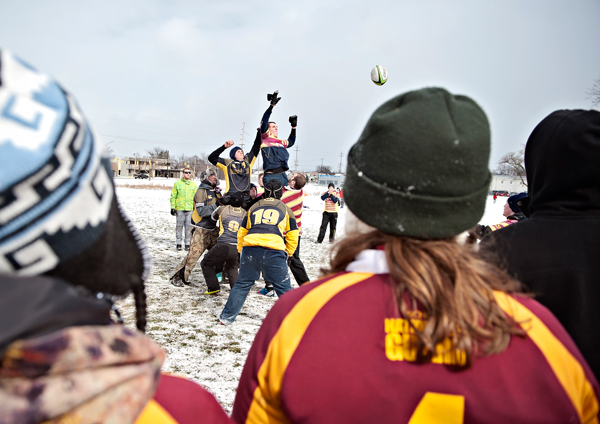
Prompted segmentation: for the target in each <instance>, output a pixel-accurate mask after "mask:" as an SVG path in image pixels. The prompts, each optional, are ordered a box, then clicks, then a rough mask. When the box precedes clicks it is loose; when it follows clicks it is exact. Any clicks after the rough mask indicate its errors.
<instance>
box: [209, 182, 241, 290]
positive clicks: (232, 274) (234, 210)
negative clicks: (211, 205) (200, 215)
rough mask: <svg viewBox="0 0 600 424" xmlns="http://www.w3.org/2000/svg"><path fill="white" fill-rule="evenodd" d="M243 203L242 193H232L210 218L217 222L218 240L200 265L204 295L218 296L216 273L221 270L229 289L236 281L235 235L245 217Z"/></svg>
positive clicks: (218, 287)
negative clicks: (204, 285) (204, 283)
mask: <svg viewBox="0 0 600 424" xmlns="http://www.w3.org/2000/svg"><path fill="white" fill-rule="evenodd" d="M243 203H244V196H243V193H239V192H238V193H234V194H232V195H231V196H230V198H229V205H222V206H219V207H218V208H217V210H215V211H214V212H213V213H212V215H211V217H210V218H211V219H212V220H213V221H215V222H217V221H218V222H219V238H218V239H217V244H215V246H214V247H213V248H211V249H210V250H209V251H208V253H207V254H206V255H204V259H202V262H201V263H200V265H201V267H202V273H203V274H204V280H205V281H206V285H207V287H208V290H207V291H206V293H205V294H218V293H219V292H220V291H221V287H220V285H219V280H218V278H217V271H219V272H221V270H223V271H222V272H223V273H225V275H227V279H228V280H229V285H230V287H231V288H233V285H234V283H235V282H236V281H237V279H238V266H239V258H238V250H237V234H238V231H239V229H240V226H241V225H242V221H243V219H244V218H245V216H246V211H245V210H244V209H242V205H243Z"/></svg>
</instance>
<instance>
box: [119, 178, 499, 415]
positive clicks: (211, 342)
mask: <svg viewBox="0 0 600 424" xmlns="http://www.w3.org/2000/svg"><path fill="white" fill-rule="evenodd" d="M175 181H176V180H175V179H173V178H171V179H167V178H154V179H152V180H151V181H148V180H135V179H131V178H116V179H115V184H116V186H117V196H118V198H119V201H120V202H121V204H122V205H123V206H124V208H125V210H126V212H127V214H128V215H129V217H130V218H131V220H132V221H133V223H134V224H135V225H136V227H137V229H138V230H139V232H140V233H141V235H142V237H143V238H144V240H145V241H146V244H147V245H148V248H149V249H150V253H151V255H152V272H151V274H150V277H149V279H148V281H147V282H146V294H147V297H148V300H147V303H148V325H147V329H146V332H147V334H148V336H149V337H151V338H152V339H153V340H155V341H156V342H157V343H158V344H160V345H161V346H162V348H163V349H164V350H165V351H166V352H167V359H166V361H165V364H164V365H163V371H165V372H168V373H173V374H178V375H182V376H184V377H186V378H188V379H190V380H193V381H195V382H197V383H199V384H201V385H202V386H204V387H205V388H206V389H208V390H209V391H210V392H211V393H213V394H214V395H215V396H216V398H217V399H218V400H219V402H220V403H221V405H222V406H223V408H224V409H225V410H226V411H227V412H228V413H231V409H232V407H233V401H234V398H235V391H236V389H237V385H238V380H239V378H240V375H241V372H242V367H243V365H244V362H245V359H246V356H247V354H248V351H249V349H250V346H251V344H252V341H253V339H254V336H255V334H256V332H257V331H258V328H259V327H260V325H261V323H262V320H263V319H264V317H265V316H266V314H267V312H268V311H269V309H270V308H271V306H272V305H273V303H274V302H275V301H276V300H277V298H276V297H275V298H272V297H264V296H261V295H259V294H258V293H257V292H258V290H260V289H261V288H263V287H264V281H262V280H260V281H257V282H256V284H255V286H254V289H253V290H251V291H250V294H249V295H248V298H247V300H246V303H245V305H244V307H243V308H242V311H241V313H240V314H239V316H238V318H237V320H236V321H235V322H234V323H233V324H232V325H230V326H223V325H220V324H219V322H218V320H217V316H218V314H219V313H220V312H221V310H222V309H223V307H224V305H225V302H226V301H227V297H228V296H229V291H230V289H229V285H228V284H222V285H221V293H220V294H219V295H216V296H209V295H205V294H204V292H205V291H206V284H205V282H204V277H203V276H202V270H201V268H200V261H201V260H202V258H200V260H199V261H198V263H197V265H196V268H195V269H194V270H193V272H192V274H191V276H190V283H191V286H187V287H174V286H173V285H171V284H170V283H169V278H170V277H171V275H172V274H173V272H174V270H175V268H176V266H177V265H178V264H179V262H181V260H182V259H183V258H184V257H185V255H186V252H185V251H177V250H175V217H173V216H171V214H170V206H169V199H170V195H171V192H170V188H171V187H172V186H173V184H174V183H175ZM325 190H326V189H325V187H323V186H317V185H307V186H306V187H305V192H306V193H307V195H306V196H305V197H304V206H305V208H304V211H303V214H302V238H301V243H300V258H301V259H302V262H303V263H304V267H305V268H306V272H307V273H308V276H309V277H310V279H311V280H314V279H317V278H319V277H320V275H321V273H320V269H321V268H322V267H323V266H325V265H326V264H327V263H328V261H329V252H330V247H331V245H330V244H329V243H328V242H327V240H328V239H329V233H327V234H326V236H325V241H324V242H323V243H322V244H317V243H315V241H316V239H317V235H318V233H319V227H320V225H321V216H322V213H323V201H322V200H321V199H320V195H321V194H322V193H323V192H324V191H325ZM505 203H506V198H503V197H499V198H498V200H497V201H496V203H493V200H492V197H491V196H488V200H487V206H486V210H485V214H484V216H483V218H482V219H481V223H482V224H486V225H490V224H496V223H499V222H501V221H503V220H504V217H503V216H502V211H503V207H504V204H505ZM346 211H347V208H341V209H339V218H338V225H337V235H336V239H338V240H339V239H340V238H342V237H343V236H344V234H345V232H344V223H345V217H346ZM290 278H291V281H292V287H298V285H297V283H296V281H295V280H294V277H293V275H292V274H291V273H290ZM118 307H119V310H120V311H121V313H122V314H123V316H124V318H125V322H126V323H127V324H128V325H129V326H131V327H135V315H134V309H135V308H134V303H133V298H132V296H130V297H128V298H127V299H125V300H123V301H122V302H120V303H119V305H118Z"/></svg>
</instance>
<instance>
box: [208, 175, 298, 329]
mask: <svg viewBox="0 0 600 424" xmlns="http://www.w3.org/2000/svg"><path fill="white" fill-rule="evenodd" d="M282 191H283V187H282V185H281V183H280V182H279V181H278V180H270V181H267V183H265V193H264V194H263V196H262V198H261V200H260V201H258V202H257V203H255V204H254V205H253V206H252V207H251V208H250V209H249V210H248V214H247V215H246V217H245V218H244V220H243V221H242V226H241V227H240V230H239V231H238V251H239V252H241V260H240V270H239V276H238V279H237V281H236V282H235V284H234V286H233V288H232V289H231V292H230V293H229V298H228V299H227V303H226V304H225V308H224V309H223V312H221V315H220V317H219V319H220V321H221V324H225V325H228V324H231V323H233V321H235V318H236V317H237V315H238V314H239V312H240V310H241V309H242V306H243V305H244V302H245V301H246V297H247V296H248V292H249V291H250V289H251V288H252V286H253V285H254V282H255V281H256V280H258V278H259V277H260V273H261V272H262V273H263V276H264V278H265V281H270V282H271V283H273V287H274V288H275V292H276V293H277V296H279V297H281V296H282V295H283V294H284V293H286V292H287V291H289V290H291V286H290V276H289V274H288V271H287V266H286V265H287V258H288V257H290V256H292V255H293V254H294V251H295V250H296V246H297V244H298V228H297V226H296V219H295V218H294V212H292V210H291V209H290V208H289V206H286V205H285V204H284V203H283V202H282V201H281V200H279V199H280V198H281V195H282Z"/></svg>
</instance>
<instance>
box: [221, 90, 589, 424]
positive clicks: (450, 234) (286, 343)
mask: <svg viewBox="0 0 600 424" xmlns="http://www.w3.org/2000/svg"><path fill="white" fill-rule="evenodd" d="M415 143H417V144H418V146H419V148H418V149H415ZM382 151H383V152H386V154H385V155H383V156H382V155H381V154H377V153H375V152H382ZM598 151H600V149H598ZM489 153H490V131H489V124H488V121H487V118H486V116H485V113H484V112H483V111H482V110H481V108H480V107H479V106H478V105H477V104H476V103H475V102H474V101H472V100H471V99H470V98H468V97H466V96H455V95H452V94H450V93H449V92H447V91H446V90H444V89H440V88H427V89H422V90H418V91H413V92H408V93H405V94H403V95H400V96H398V97H395V98H393V99H391V100H389V101H388V102H386V103H384V104H383V105H382V106H380V107H379V108H378V109H377V110H376V111H375V112H374V114H373V116H372V117H371V119H370V120H369V121H368V122H367V125H366V127H365V129H364V131H363V133H362V135H361V136H360V138H359V139H358V142H357V143H356V144H355V145H354V146H353V147H352V148H351V149H350V152H349V154H348V164H347V173H346V181H345V185H344V188H345V197H346V206H347V207H348V209H349V210H348V211H347V212H346V224H347V225H348V228H347V231H346V237H344V239H343V240H341V241H340V242H339V243H337V244H336V246H335V247H334V252H333V254H332V258H331V262H330V265H329V269H328V270H327V271H326V275H325V276H324V277H323V278H321V279H319V280H316V281H313V282H311V283H310V284H305V285H304V286H302V287H300V288H298V289H295V290H293V291H291V292H289V293H287V294H286V295H285V296H283V297H282V298H281V299H279V301H277V302H276V303H275V305H274V306H273V308H272V309H271V310H270V311H269V313H268V315H267V317H266V318H265V320H264V321H263V323H262V325H261V328H260V330H259V331H258V333H257V335H256V337H255V339H254V342H253V345H252V347H251V349H250V352H249V354H248V358H247V360H246V363H245V365H244V370H243V371H242V376H241V379H240V383H239V387H238V389H237V392H236V398H235V402H234V406H233V412H232V418H233V420H234V421H235V422H237V423H245V422H271V423H275V422H287V423H300V422H303V423H306V422H310V423H349V424H352V423H367V422H368V423H391V422H393V423H409V422H410V423H416V422H424V423H425V422H427V423H430V422H434V423H440V422H444V423H447V422H452V423H467V424H468V423H483V422H485V423H514V422H520V423H531V422H540V423H566V422H576V423H586V422H597V420H598V392H599V388H598V383H597V381H596V379H595V378H594V375H593V374H592V373H591V371H590V369H589V367H588V366H587V364H586V362H585V360H584V359H583V357H582V356H581V354H580V352H579V351H578V349H577V347H576V346H575V343H573V341H572V340H571V338H570V337H569V335H568V334H567V332H566V331H565V330H564V328H563V327H562V326H561V325H560V323H559V322H558V321H557V320H556V318H555V317H554V316H553V315H552V314H551V313H549V312H548V310H547V309H546V308H544V307H542V306H541V305H540V304H539V303H537V302H536V301H535V300H533V299H531V298H530V297H527V296H522V295H520V294H519V283H518V282H516V281H515V280H512V279H511V278H510V277H509V276H508V274H506V273H504V272H503V271H501V270H500V269H498V268H496V267H494V266H492V265H490V264H488V263H486V262H485V261H484V260H483V259H481V258H480V257H479V256H478V253H477V249H476V243H475V239H474V238H469V239H468V241H469V242H468V243H464V238H460V237H457V236H458V235H461V234H462V233H463V232H465V231H467V230H468V229H470V228H472V227H474V226H475V224H477V222H478V221H479V220H480V219H481V216H482V215H483V212H484V209H485V203H486V198H487V193H488V189H489V184H490V181H491V173H490V171H489V168H488V160H489ZM448 158H452V159H453V160H448ZM559 175H560V174H559ZM596 181H597V180H596ZM382 211H385V212H382ZM526 222H528V221H526ZM520 226H521V224H519V225H515V226H514V227H520ZM510 228H511V227H508V229H510ZM501 231H506V230H501ZM459 240H461V241H462V242H459Z"/></svg>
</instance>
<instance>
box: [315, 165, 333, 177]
mask: <svg viewBox="0 0 600 424" xmlns="http://www.w3.org/2000/svg"><path fill="white" fill-rule="evenodd" d="M317 172H318V173H319V174H327V175H333V171H332V170H331V166H327V165H319V166H317Z"/></svg>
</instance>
